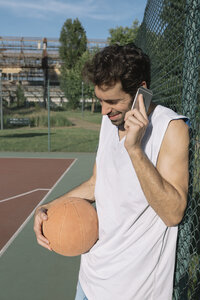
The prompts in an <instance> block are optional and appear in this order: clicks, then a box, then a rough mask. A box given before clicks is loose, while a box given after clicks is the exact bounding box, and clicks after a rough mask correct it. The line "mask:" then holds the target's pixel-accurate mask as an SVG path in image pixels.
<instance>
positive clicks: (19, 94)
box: [16, 85, 26, 107]
mask: <svg viewBox="0 0 200 300" xmlns="http://www.w3.org/2000/svg"><path fill="white" fill-rule="evenodd" d="M16 98H17V107H20V106H25V103H26V97H25V95H24V90H23V88H22V86H21V85H18V86H17V90H16Z"/></svg>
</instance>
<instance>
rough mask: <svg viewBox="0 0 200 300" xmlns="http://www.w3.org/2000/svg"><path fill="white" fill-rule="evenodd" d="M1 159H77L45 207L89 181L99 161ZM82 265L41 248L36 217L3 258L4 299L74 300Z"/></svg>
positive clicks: (87, 157) (81, 157)
mask: <svg viewBox="0 0 200 300" xmlns="http://www.w3.org/2000/svg"><path fill="white" fill-rule="evenodd" d="M0 157H3V158H4V157H5V158H8V157H10V158H11V157H15V158H16V157H21V158H22V157H27V158H76V161H75V163H74V164H73V166H72V167H71V168H70V169H69V171H68V172H67V173H66V174H65V175H64V177H62V179H61V180H60V181H59V182H58V183H57V184H56V185H55V187H54V189H53V190H52V191H51V192H50V193H49V194H48V196H47V197H46V199H45V201H44V203H45V202H49V201H51V200H53V199H55V198H57V197H59V196H60V195H62V194H64V193H65V192H67V191H69V190H70V189H72V188H73V187H75V186H77V185H79V184H80V183H82V182H83V181H84V180H86V179H88V178H89V177H90V176H91V174H92V169H93V164H94V161H95V154H93V153H62V154H59V153H41V154H40V153H17V154H16V153H0ZM8 218H9V216H8ZM79 262H80V257H64V256H61V255H58V254H56V253H54V252H50V251H48V250H46V249H44V248H42V247H41V246H39V245H38V244H37V242H36V238H35V234H34V231H33V213H32V215H30V217H29V219H28V221H27V222H26V223H25V225H24V226H23V228H22V230H21V231H20V232H19V233H18V234H17V236H16V237H15V239H14V240H13V242H12V243H11V244H10V246H9V247H8V248H7V249H6V251H5V252H4V253H3V254H2V255H1V257H0V299H1V300H47V299H48V300H74V297H75V292H76V283H77V279H78V270H79Z"/></svg>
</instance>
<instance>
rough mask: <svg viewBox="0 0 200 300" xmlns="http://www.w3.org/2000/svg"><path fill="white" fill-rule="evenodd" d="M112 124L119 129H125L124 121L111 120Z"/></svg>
mask: <svg viewBox="0 0 200 300" xmlns="http://www.w3.org/2000/svg"><path fill="white" fill-rule="evenodd" d="M110 121H111V123H112V124H113V125H115V126H117V127H119V128H121V127H124V121H123V120H110Z"/></svg>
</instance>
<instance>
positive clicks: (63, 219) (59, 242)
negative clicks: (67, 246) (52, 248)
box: [58, 203, 67, 249]
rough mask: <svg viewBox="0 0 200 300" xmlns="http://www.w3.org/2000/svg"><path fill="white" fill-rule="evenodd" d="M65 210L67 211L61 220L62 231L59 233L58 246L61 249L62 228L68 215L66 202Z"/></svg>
mask: <svg viewBox="0 0 200 300" xmlns="http://www.w3.org/2000/svg"><path fill="white" fill-rule="evenodd" d="M64 210H65V211H64V214H63V217H62V221H61V224H60V231H59V233H58V248H59V249H62V242H61V233H62V229H63V226H64V223H65V218H66V217H67V205H66V203H64Z"/></svg>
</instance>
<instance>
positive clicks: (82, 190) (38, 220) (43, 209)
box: [34, 164, 96, 250]
mask: <svg viewBox="0 0 200 300" xmlns="http://www.w3.org/2000/svg"><path fill="white" fill-rule="evenodd" d="M95 183H96V164H95V165H94V169H93V174H92V176H91V178H90V179H89V180H87V181H85V182H84V183H82V184H81V185H79V186H78V187H76V188H74V189H72V190H71V191H70V192H68V193H66V194H65V195H63V196H61V197H59V198H57V199H55V200H53V201H52V202H49V203H47V204H45V205H42V206H39V207H38V208H37V209H36V211H35V220H34V231H35V235H36V238H37V242H38V244H39V245H41V246H43V247H45V248H47V249H49V250H51V248H50V246H49V241H48V240H47V239H46V238H45V237H44V235H43V232H42V224H43V222H44V221H45V220H47V211H48V209H49V207H50V206H51V205H52V203H57V202H62V201H65V199H66V198H68V197H80V198H83V199H87V200H89V201H91V202H93V201H94V200H95V198H94V189H95Z"/></svg>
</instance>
